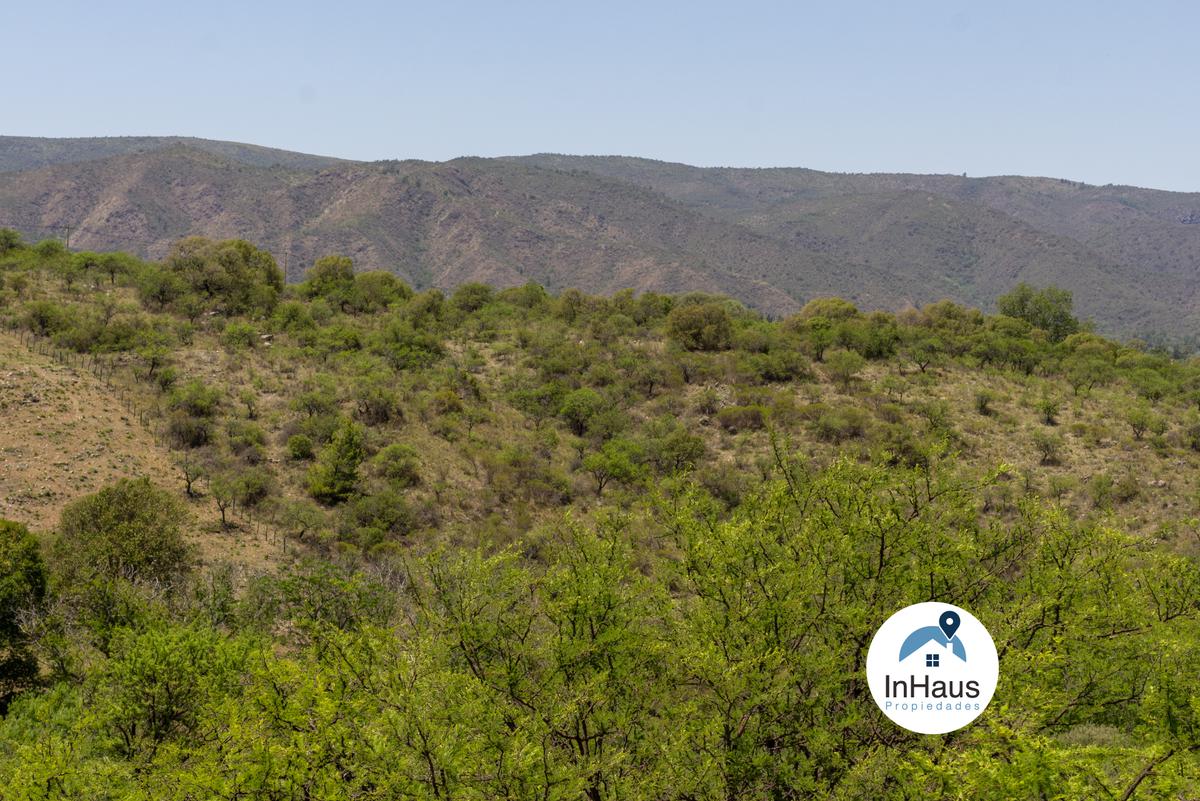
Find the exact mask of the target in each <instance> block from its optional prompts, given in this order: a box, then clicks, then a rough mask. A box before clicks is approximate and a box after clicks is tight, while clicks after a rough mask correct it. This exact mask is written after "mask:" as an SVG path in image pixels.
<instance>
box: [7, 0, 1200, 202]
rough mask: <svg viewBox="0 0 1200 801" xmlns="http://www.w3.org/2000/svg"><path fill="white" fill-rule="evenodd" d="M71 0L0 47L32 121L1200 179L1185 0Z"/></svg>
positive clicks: (433, 147)
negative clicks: (961, 1) (148, 0)
mask: <svg viewBox="0 0 1200 801" xmlns="http://www.w3.org/2000/svg"><path fill="white" fill-rule="evenodd" d="M55 10H56V11H57V12H58V13H55V14H54V15H50V14H46V13H45V11H44V9H37V10H35V9H34V8H32V7H18V8H14V9H10V10H9V19H8V22H9V25H10V28H11V29H12V30H19V31H21V32H22V35H21V36H20V37H15V38H14V41H13V42H11V43H10V46H9V47H8V48H7V49H6V50H5V51H4V52H3V53H0V65H2V66H3V68H4V69H5V70H6V71H7V72H8V73H9V74H15V75H20V76H21V80H20V81H16V82H14V85H13V86H11V87H10V96H9V98H8V101H9V104H10V106H11V107H12V108H14V109H16V110H17V113H15V114H12V115H10V119H11V122H10V124H12V125H13V127H14V128H16V129H19V130H20V131H21V133H22V134H23V135H28V136H54V137H78V136H112V135H121V134H127V133H128V132H131V131H176V132H180V133H178V134H174V135H184V136H196V137H201V138H209V139H224V140H232V141H239V142H250V143H255V144H263V145H267V146H271V147H278V148H281V149H286V150H293V151H299V152H306V153H321V154H330V155H336V156H340V157H343V158H350V159H355V160H363V161H373V160H379V159H387V158H415V159H421V160H430V161H443V160H446V159H448V158H453V157H455V156H457V155H460V154H472V155H478V156H481V157H494V156H503V155H509V154H516V153H539V152H551V153H613V154H622V155H637V156H641V157H645V158H653V159H658V160H666V161H676V162H682V163H686V164H693V165H696V166H724V165H737V166H754V167H792V166H802V167H807V168H810V169H817V170H823V171H830V172H864V173H875V172H906V173H921V174H930V173H939V174H962V173H963V172H966V173H967V174H968V175H971V176H983V175H1039V176H1047V177H1056V178H1058V177H1061V178H1069V179H1071V180H1077V181H1084V182H1087V183H1091V184H1097V185H1104V184H1110V183H1112V184H1122V185H1133V186H1144V187H1154V188H1161V189H1167V190H1175V191H1197V190H1200V159H1196V158H1195V157H1194V152H1193V151H1194V144H1193V137H1194V132H1195V131H1196V130H1200V110H1197V108H1196V107H1195V104H1192V103H1188V102H1187V97H1186V85H1187V82H1188V80H1189V79H1190V76H1192V75H1194V74H1195V73H1196V71H1197V69H1196V68H1197V66H1198V65H1200V55H1198V54H1197V51H1196V50H1195V48H1194V47H1193V44H1192V42H1191V38H1192V36H1191V32H1192V31H1194V30H1196V29H1197V27H1198V25H1200V7H1196V6H1192V5H1190V4H1185V3H1180V2H1166V1H1164V2H1159V3H1153V4H1150V5H1148V6H1147V5H1143V6H1139V7H1137V8H1132V7H1128V6H1126V5H1122V4H1118V3H1082V2H1066V3H1062V4H1055V5H1054V6H1053V7H1044V5H1040V4H1036V3H1031V2H1020V3H1015V4H1008V5H1005V6H1003V7H964V6H961V5H958V4H953V3H949V2H929V3H922V4H919V5H918V6H904V7H897V6H893V5H891V4H885V3H873V2H858V3H853V4H839V5H838V6H836V7H825V6H821V5H814V4H807V5H796V4H779V3H763V2H759V3H751V4H749V5H743V6H740V7H739V8H737V9H733V8H729V7H726V6H724V5H721V4H713V3H708V4H705V3H701V4H677V3H662V4H652V5H648V4H636V5H635V4H632V3H616V4H613V5H610V6H606V8H605V13H603V14H596V13H593V11H592V10H590V9H588V8H586V7H570V6H565V7H564V6H558V5H551V4H540V3H519V4H506V5H504V6H494V5H490V4H464V5H460V6H456V7H450V8H447V7H438V8H432V7H428V6H425V5H420V4H411V5H406V4H385V3H375V2H369V3H351V4H348V5H346V6H343V7H339V8H338V13H337V14H330V13H328V11H327V10H326V9H325V8H323V7H322V6H321V5H320V4H317V3H312V2H299V3H289V4H283V3H278V2H266V3H261V4H254V5H253V6H252V7H247V6H244V5H241V4H235V3H228V2H218V3H213V4H205V5H204V6H202V7H199V6H197V7H162V6H159V5H152V4H144V3H126V4H121V5H120V6H118V7H115V8H114V7H112V6H103V7H100V6H94V5H91V4H84V3H80V2H75V1H74V0H71V2H63V3H59V4H58V5H57V6H56V7H55ZM64 19H66V20H69V21H70V24H63V23H62V20H64ZM48 42H51V43H53V44H54V49H55V52H56V53H58V54H60V55H59V56H58V57H56V58H54V59H46V58H45V56H44V53H45V46H46V43H48Z"/></svg>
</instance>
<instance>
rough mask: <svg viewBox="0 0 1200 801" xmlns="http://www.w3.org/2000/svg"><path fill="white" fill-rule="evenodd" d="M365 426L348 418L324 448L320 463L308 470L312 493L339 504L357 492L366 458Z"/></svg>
mask: <svg viewBox="0 0 1200 801" xmlns="http://www.w3.org/2000/svg"><path fill="white" fill-rule="evenodd" d="M365 455H366V454H365V451H364V446H363V429H362V427H361V426H359V425H358V424H357V423H354V422H353V421H350V420H344V421H343V422H342V424H341V425H340V426H339V427H338V428H337V430H336V431H334V433H333V438H332V439H331V440H330V441H329V444H328V445H326V446H325V447H324V448H322V449H321V453H320V454H319V455H318V456H317V461H316V463H315V464H314V465H313V466H312V467H311V468H309V471H308V492H309V494H310V495H312V496H313V497H314V498H316V499H317V500H318V501H321V502H322V503H325V504H337V503H342V502H344V501H345V500H347V499H348V498H349V497H350V496H351V495H353V494H354V491H355V488H356V486H357V484H358V467H359V465H360V464H362V461H363V459H364V458H365Z"/></svg>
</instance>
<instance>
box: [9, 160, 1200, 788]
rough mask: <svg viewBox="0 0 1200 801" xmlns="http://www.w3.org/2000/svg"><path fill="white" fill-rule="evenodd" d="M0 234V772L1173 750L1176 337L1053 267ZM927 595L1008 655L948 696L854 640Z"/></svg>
mask: <svg viewBox="0 0 1200 801" xmlns="http://www.w3.org/2000/svg"><path fill="white" fill-rule="evenodd" d="M426 175H427V174H426ZM442 175H443V177H444V176H445V173H442ZM472 177H473V176H472ZM428 180H429V179H428V178H427V177H423V181H425V182H427V181H428ZM476 180H477V179H476ZM466 184H467V187H473V186H474V185H473V184H472V183H471V181H470V180H468V181H466ZM0 243H3V244H2V245H0V247H3V248H4V252H0V327H3V329H4V332H3V333H0V359H2V360H3V361H0V403H3V404H4V406H5V408H4V410H3V411H4V420H5V424H6V429H7V430H6V431H5V432H4V434H3V436H2V437H0V445H2V446H3V447H4V448H5V452H4V456H5V458H4V460H3V461H2V462H0V492H4V493H6V494H8V497H5V498H3V499H0V500H2V501H3V506H2V507H0V509H2V512H0V560H3V563H4V564H6V565H13V568H12V569H11V570H9V572H8V573H7V574H6V580H5V582H4V583H3V584H0V600H3V601H4V603H3V604H0V632H3V636H4V639H3V640H0V645H2V646H3V647H4V648H5V649H6V651H5V654H6V656H8V657H9V658H8V659H7V660H6V661H5V662H3V667H4V670H3V672H0V786H2V787H4V792H5V793H7V794H9V795H12V797H14V798H38V797H42V798H48V799H56V801H57V799H67V798H79V797H85V798H86V797H88V796H89V795H92V796H93V797H94V796H95V795H96V794H95V793H94V792H91V789H94V788H103V789H102V793H103V795H104V796H105V797H108V798H114V799H122V801H125V800H128V801H135V800H136V801H147V799H151V798H153V799H172V800H173V801H188V800H189V799H196V798H231V799H232V798H264V799H265V798H272V797H274V798H304V797H309V798H328V799H337V800H338V801H350V799H354V798H372V797H375V798H381V799H382V798H387V797H389V795H394V794H392V791H393V790H394V789H395V788H405V790H404V792H405V793H406V795H407V796H409V797H414V798H421V799H436V798H446V797H464V796H465V797H477V798H499V797H521V798H524V797H533V796H538V797H548V798H556V799H562V801H568V799H570V800H571V801H575V800H576V799H580V798H584V799H593V798H600V799H610V798H631V799H635V800H637V799H647V801H649V800H650V799H655V801H663V800H664V799H669V800H671V801H676V800H678V801H684V799H694V798H738V799H756V800H757V799H761V800H762V801H766V800H767V799H772V798H777V797H801V796H797V795H794V794H792V793H791V791H792V790H793V789H796V790H797V792H799V791H800V790H799V789H797V788H803V792H804V793H805V794H806V797H813V798H822V799H829V800H830V801H833V799H838V798H843V799H844V798H878V799H885V801H901V799H906V798H912V797H914V792H915V791H914V788H918V789H920V792H921V794H923V795H925V796H928V795H930V794H931V793H930V792H928V788H930V787H934V786H939V785H940V784H941V783H945V784H946V785H947V786H948V787H950V788H952V790H950V791H947V792H945V793H941V794H937V793H933V795H934V796H935V797H944V798H950V797H958V796H960V795H962V794H964V793H965V794H967V795H970V796H972V797H980V798H988V797H989V795H988V794H989V793H990V794H991V795H990V797H992V798H996V799H1000V798H1024V797H1030V796H1029V795H1028V793H1026V792H1025V788H1027V787H1029V786H1030V783H1031V782H1032V783H1034V785H1036V786H1039V787H1046V786H1054V787H1056V788H1069V789H1066V790H1064V793H1066V795H1067V796H1068V797H1080V798H1090V797H1120V796H1121V794H1125V795H1126V797H1129V798H1132V797H1134V794H1133V793H1132V792H1128V793H1127V792H1125V791H1126V790H1127V789H1128V788H1130V787H1133V788H1134V789H1135V790H1136V789H1137V788H1139V787H1141V788H1143V794H1142V796H1139V797H1145V798H1171V797H1187V795H1186V793H1187V792H1190V789H1189V788H1193V787H1195V786H1196V783H1197V782H1198V781H1200V759H1198V758H1197V754H1200V725H1197V723H1198V721H1197V719H1196V710H1197V707H1196V704H1195V699H1196V698H1197V697H1198V695H1197V693H1198V692H1200V685H1197V683H1196V678H1195V671H1194V670H1192V669H1191V667H1192V666H1194V664H1195V660H1196V659H1197V657H1200V654H1198V653H1197V647H1198V646H1197V644H1198V643H1200V636H1198V635H1200V569H1198V566H1197V556H1198V554H1200V538H1197V535H1196V531H1197V528H1196V516H1197V513H1198V512H1200V505H1198V504H1200V412H1198V411H1197V399H1198V398H1200V362H1197V361H1196V360H1192V361H1180V360H1175V359H1171V358H1169V357H1167V356H1164V355H1162V354H1158V353H1153V352H1147V351H1146V350H1143V349H1139V348H1138V347H1136V346H1133V345H1123V344H1120V343H1117V342H1115V341H1111V340H1107V339H1105V338H1103V337H1100V336H1098V335H1095V334H1092V333H1088V332H1085V331H1079V330H1078V327H1079V326H1078V321H1077V320H1075V319H1074V318H1072V317H1071V316H1070V312H1071V310H1070V308H1069V306H1064V305H1063V300H1062V298H1061V297H1057V296H1054V295H1053V293H1049V294H1047V295H1045V296H1042V295H1034V296H1033V297H1032V298H1031V300H1032V301H1037V302H1031V303H1026V304H1024V305H1020V304H1015V305H1014V302H1013V301H1014V298H1015V297H1017V296H1014V297H1013V298H1006V299H1004V303H1005V304H1006V308H1010V310H1011V311H1012V313H1013V314H1014V315H1015V316H1008V317H1002V316H988V315H985V314H983V313H981V312H979V311H977V310H973V309H970V308H966V307H962V306H957V305H954V304H951V303H947V302H939V303H934V304H929V305H926V306H924V307H922V308H920V309H911V308H910V309H907V310H904V311H902V312H900V313H898V314H894V315H893V314H888V313H878V312H872V313H864V312H863V311H861V310H859V309H856V308H855V307H854V306H853V305H851V304H849V303H847V302H845V301H843V300H837V299H824V300H818V301H815V302H812V303H809V304H807V305H806V306H805V307H804V308H803V309H802V310H801V311H800V312H799V313H797V314H795V315H792V316H789V317H787V318H786V319H784V320H778V321H775V320H769V319H766V318H764V317H763V315H761V314H760V313H757V312H754V311H752V310H749V309H747V308H746V307H745V306H743V305H741V304H739V303H737V302H736V301H733V300H730V299H728V298H723V297H717V296H708V297H704V296H695V295H690V296H669V295H658V294H653V293H643V294H640V295H638V294H635V293H633V292H629V291H624V292H619V293H617V294H615V295H612V296H597V295H592V296H589V295H584V294H581V293H579V292H577V291H564V292H562V293H557V294H554V293H547V292H546V291H545V290H544V289H543V288H541V287H538V286H536V285H533V284H527V285H523V286H521V287H517V288H509V289H503V290H501V289H496V288H492V287H488V286H486V285H482V284H466V285H463V286H461V287H459V288H458V289H456V290H455V291H454V292H453V293H451V294H448V295H447V294H443V293H441V292H439V291H436V290H431V291H424V292H414V291H413V290H412V288H411V287H408V286H406V285H404V284H402V283H401V282H399V281H398V280H396V279H395V278H394V277H392V276H390V275H389V274H387V273H380V272H374V273H372V272H359V273H357V274H355V273H354V271H353V269H352V265H351V264H350V263H349V262H347V261H346V260H343V259H333V260H324V261H322V262H321V263H320V264H319V265H317V266H316V267H315V268H314V269H313V271H312V272H311V273H310V274H309V277H308V279H307V280H306V281H304V282H302V283H298V284H293V285H291V286H285V285H284V284H283V281H282V274H281V272H280V271H279V270H278V268H277V267H275V266H274V265H273V264H272V262H271V260H270V259H269V258H267V256H266V254H265V253H263V252H261V251H259V250H257V249H255V248H253V247H252V246H248V245H246V244H244V243H214V242H191V243H188V245H187V247H186V248H185V249H184V250H182V251H179V252H176V253H174V254H172V255H171V256H170V257H169V258H168V259H167V260H165V261H164V262H163V263H161V264H160V263H145V262H141V261H139V260H137V259H134V258H131V257H128V256H125V255H121V254H91V255H84V256H79V255H78V254H70V253H68V252H67V251H65V250H64V249H63V248H62V247H61V246H56V243H54V242H43V243H39V244H38V245H36V246H25V245H23V244H20V243H14V242H13V241H12V238H11V237H7V236H6V237H4V238H3V239H0ZM1047 304H1048V305H1050V306H1055V311H1057V312H1058V313H1057V314H1054V315H1051V316H1047V315H1045V314H1043V310H1044V308H1045V307H1046V305H1047ZM1056 304H1057V305H1056ZM1043 323H1045V326H1044V327H1042V324H1043ZM33 396H36V399H35V397H33ZM143 477H144V478H145V479H147V480H142V478H143ZM46 488H49V490H51V492H50V493H49V494H44V495H40V494H38V493H41V492H43V491H44V490H45V489H46ZM27 526H28V527H31V528H32V529H33V531H34V532H35V533H29V532H28V531H27V529H26V527H27ZM197 551H199V553H198V554H197ZM197 555H199V556H200V557H201V558H200V560H197V559H196V558H195V557H196V556H197ZM930 598H933V599H936V600H939V601H944V602H946V603H954V604H961V605H963V606H965V607H968V608H969V609H970V610H971V611H972V612H973V613H975V614H977V615H978V616H979V618H980V619H981V620H984V621H986V625H987V627H988V629H989V631H990V632H991V634H992V636H993V637H994V638H995V641H996V645H997V648H998V649H999V651H1000V652H1001V653H1002V654H1003V657H1002V659H1003V662H1002V665H1003V669H1002V673H1001V682H1000V685H999V687H998V689H997V692H996V697H995V699H994V700H993V702H992V704H991V706H990V707H988V709H987V710H986V711H985V712H984V713H983V715H982V717H981V718H980V720H979V721H978V723H976V724H975V725H974V726H972V727H971V728H970V729H966V730H964V731H963V732H962V733H956V734H953V735H948V736H946V737H918V736H913V735H911V734H909V733H907V732H904V731H902V730H900V729H899V728H897V727H895V726H893V725H892V724H891V723H890V722H889V721H888V720H887V719H886V718H885V717H883V715H882V713H881V712H880V711H879V710H878V709H877V708H876V707H875V705H874V704H873V703H871V702H870V700H869V699H868V697H867V693H868V690H867V687H866V682H865V679H864V677H863V671H862V663H863V659H864V653H865V651H866V649H867V647H868V644H869V642H870V641H871V637H872V635H873V633H874V631H875V630H876V629H877V627H878V626H879V625H880V624H881V623H882V622H883V620H884V619H886V618H887V617H888V615H890V614H891V613H892V612H893V611H894V610H896V609H899V608H901V607H903V606H905V605H908V604H911V603H916V602H919V601H926V600H929V599H930ZM1131 677H1133V678H1134V679H1136V680H1135V681H1132V682H1131ZM431 710H433V711H431ZM714 721H716V723H714ZM585 731H586V732H587V733H586V734H585V733H584V732H585ZM735 732H739V733H737V734H736V736H735V735H734V734H733V733H735ZM831 735H832V736H831ZM581 743H590V744H592V745H587V746H586V747H581ZM593 746H594V747H593ZM481 765H487V766H491V767H489V769H488V770H480V769H479V768H480V766H481ZM1147 765H1150V766H1151V767H1152V769H1151V770H1147V767H1146V766H1147ZM431 766H432V767H431ZM897 776H898V777H900V778H895V777H897ZM514 787H515V788H519V790H518V791H513V788H514ZM380 788H386V789H385V790H384V791H383V792H382V793H381V792H378V791H379V790H380Z"/></svg>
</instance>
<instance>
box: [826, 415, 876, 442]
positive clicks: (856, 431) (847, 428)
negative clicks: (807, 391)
mask: <svg viewBox="0 0 1200 801" xmlns="http://www.w3.org/2000/svg"><path fill="white" fill-rule="evenodd" d="M869 424H870V418H869V417H868V415H867V413H866V412H865V411H863V410H862V409H859V408H856V407H853V406H841V407H837V408H832V409H826V410H825V411H824V412H822V413H821V415H820V416H819V417H818V418H817V420H816V422H815V423H814V425H813V431H814V433H815V434H816V435H817V436H818V437H820V438H821V439H823V440H826V441H828V442H844V441H845V440H848V439H854V438H857V437H861V436H862V435H863V434H864V433H866V430H867V426H868V425H869Z"/></svg>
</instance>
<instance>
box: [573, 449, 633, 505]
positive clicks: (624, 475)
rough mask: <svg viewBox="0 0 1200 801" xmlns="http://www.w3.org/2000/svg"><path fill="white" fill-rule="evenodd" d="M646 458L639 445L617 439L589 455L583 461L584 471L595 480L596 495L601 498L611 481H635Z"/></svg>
mask: <svg viewBox="0 0 1200 801" xmlns="http://www.w3.org/2000/svg"><path fill="white" fill-rule="evenodd" d="M644 458H645V454H644V452H643V450H642V447H641V446H640V445H639V444H638V443H636V442H633V441H632V440H628V439H625V438H623V437H615V438H613V439H610V440H608V441H607V442H605V443H604V444H603V445H602V446H601V447H600V450H599V451H597V452H595V453H590V454H588V455H587V457H586V458H584V460H583V469H584V470H587V471H588V472H589V473H591V475H592V478H593V479H595V481H596V495H597V496H599V495H602V494H603V493H604V488H605V487H606V486H608V484H609V482H610V481H620V482H622V483H630V482H633V481H635V480H636V479H637V478H638V476H639V475H640V473H641V463H642V460H643V459H644Z"/></svg>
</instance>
